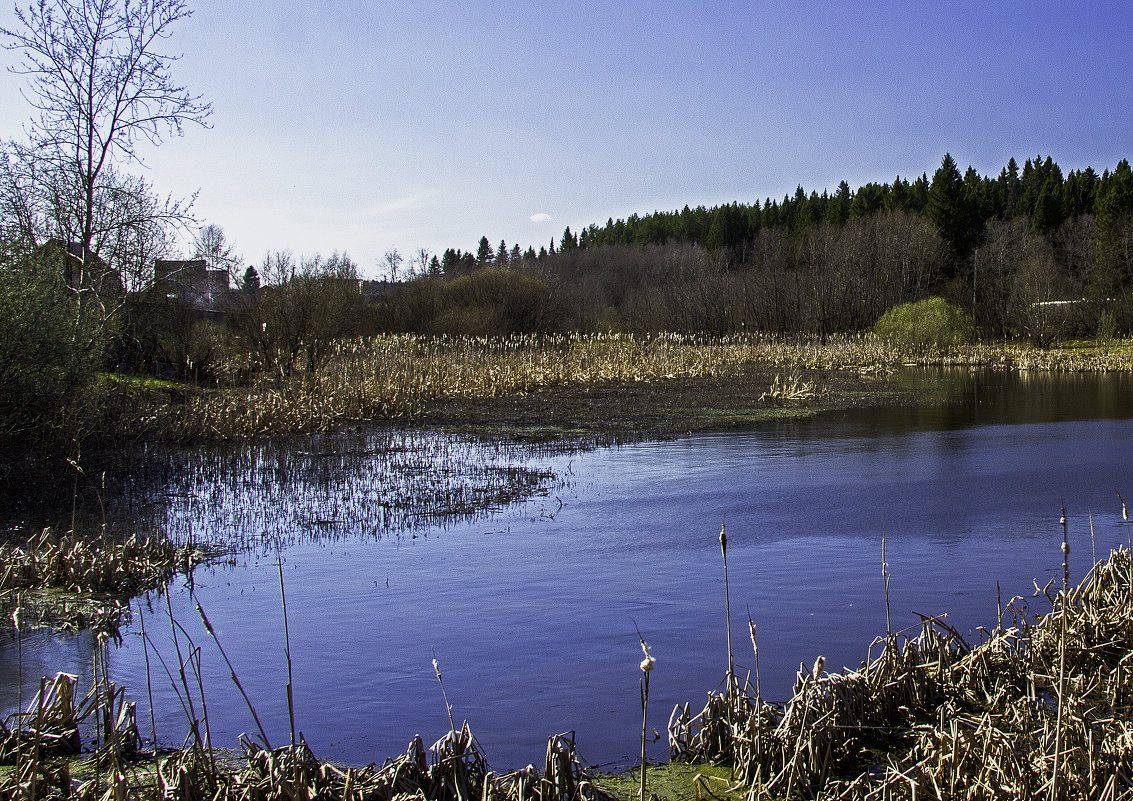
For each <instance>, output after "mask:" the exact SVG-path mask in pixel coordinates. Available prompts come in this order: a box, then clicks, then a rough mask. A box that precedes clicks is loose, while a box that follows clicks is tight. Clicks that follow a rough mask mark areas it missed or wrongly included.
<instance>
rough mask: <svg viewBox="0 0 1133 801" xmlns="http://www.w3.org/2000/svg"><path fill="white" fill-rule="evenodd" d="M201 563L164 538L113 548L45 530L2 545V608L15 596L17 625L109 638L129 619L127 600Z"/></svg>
mask: <svg viewBox="0 0 1133 801" xmlns="http://www.w3.org/2000/svg"><path fill="white" fill-rule="evenodd" d="M207 558H208V554H207V552H206V551H205V549H203V548H201V547H197V546H192V545H189V546H178V545H175V544H174V543H172V542H170V541H169V540H167V539H165V538H162V537H148V538H141V539H139V538H138V537H136V536H131V537H129V538H128V539H125V540H123V541H120V542H113V541H110V540H107V539H102V538H93V539H92V538H84V537H79V536H76V535H74V534H64V535H56V534H55V532H54V531H53V530H51V529H44V530H43V531H42V532H41V533H40V534H39V535H37V536H35V537H32V538H31V539H30V540H29V541H28V542H27V543H26V544H24V545H10V544H3V545H0V607H3V608H4V609H8V608H9V607H10V608H14V607H16V606H17V595H18V596H19V600H18V605H19V607H20V612H21V617H22V619H23V620H25V621H28V622H29V623H31V624H33V625H34V624H37V623H38V624H42V625H47V624H49V625H51V626H53V627H54V628H56V629H57V630H78V629H85V628H89V629H92V630H94V631H105V632H109V633H111V634H113V633H114V632H116V631H117V628H118V625H119V623H120V621H121V619H122V618H123V616H124V615H127V614H128V613H129V607H128V606H127V605H126V601H125V599H126V598H129V597H131V596H134V595H137V594H139V593H142V592H146V591H148V590H152V589H156V588H158V587H162V586H164V585H165V584H166V583H167V582H168V581H169V579H170V578H172V577H173V576H174V575H175V574H177V573H189V572H191V571H192V569H193V567H194V566H195V565H197V564H199V563H201V562H203V561H205V560H206V559H207ZM47 591H53V592H51V593H48V592H47Z"/></svg>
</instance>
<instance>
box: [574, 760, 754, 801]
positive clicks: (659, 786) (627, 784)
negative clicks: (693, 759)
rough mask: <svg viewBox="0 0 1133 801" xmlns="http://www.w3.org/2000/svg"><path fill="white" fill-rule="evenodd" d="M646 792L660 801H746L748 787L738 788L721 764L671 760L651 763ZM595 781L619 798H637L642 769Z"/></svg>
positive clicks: (625, 800) (633, 800)
mask: <svg viewBox="0 0 1133 801" xmlns="http://www.w3.org/2000/svg"><path fill="white" fill-rule="evenodd" d="M645 780H646V791H647V792H648V793H650V794H654V795H656V796H657V797H658V798H660V799H661V801H708V800H709V799H713V798H716V799H720V801H743V799H746V798H747V792H746V788H736V782H735V781H734V780H733V778H732V771H731V769H730V768H726V767H720V766H718V765H687V764H685V763H683V762H670V763H669V764H667V765H650V766H649V769H648V770H647V771H646V773H645ZM594 783H595V784H597V785H598V786H599V787H601V788H602V789H603V790H605V791H606V792H608V793H610V794H611V795H613V796H614V797H615V798H617V799H619V801H637V799H638V797H639V792H640V790H641V769H640V768H635V769H633V770H630V771H626V772H625V773H602V774H599V775H598V776H596V777H595V779H594Z"/></svg>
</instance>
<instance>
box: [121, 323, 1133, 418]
mask: <svg viewBox="0 0 1133 801" xmlns="http://www.w3.org/2000/svg"><path fill="white" fill-rule="evenodd" d="M746 365H763V366H767V367H769V368H773V369H781V370H785V371H789V372H791V373H795V372H797V371H802V370H854V371H858V372H861V373H871V374H875V373H886V372H889V371H892V370H894V369H895V368H897V367H899V366H902V365H922V366H970V367H992V368H998V369H1018V370H1058V371H1070V370H1075V371H1082V370H1091V371H1092V370H1103V371H1109V370H1130V369H1133V348H1131V347H1130V346H1128V345H1122V346H1116V347H1111V348H1106V349H1094V350H1088V349H1083V348H1077V349H1051V350H1040V349H1035V348H1030V347H1025V346H1014V345H972V346H961V347H954V348H947V349H938V350H928V351H925V352H917V353H916V354H913V353H910V352H905V351H902V350H901V349H899V348H897V347H894V346H893V345H891V344H889V343H886V342H884V341H882V340H880V339H878V338H876V337H875V336H873V335H860V336H834V337H826V338H822V339H819V338H816V337H804V336H794V337H781V336H771V335H762V334H749V335H742V336H732V337H704V336H681V335H675V334H663V335H656V336H652V337H645V338H641V337H633V336H629V335H622V334H607V335H590V336H580V335H562V336H544V337H531V336H522V337H521V336H512V337H496V338H473V337H420V336H408V335H400V336H393V335H390V336H380V337H372V338H367V339H354V340H348V341H343V342H339V343H337V344H336V345H335V348H334V351H333V353H332V354H331V356H330V357H329V358H328V359H327V361H326V364H325V366H324V367H322V368H321V369H320V370H319V371H318V372H317V373H315V374H309V375H302V376H299V377H297V378H295V379H294V380H291V381H289V382H286V383H280V382H278V381H276V380H274V379H272V380H269V379H267V378H260V379H258V380H256V381H254V382H253V383H252V384H251V385H249V386H246V387H242V388H235V389H228V390H216V391H208V392H199V393H190V394H189V395H188V396H187V397H185V398H178V399H176V400H172V399H169V398H167V399H166V400H163V401H157V400H155V398H156V397H157V396H149V397H150V400H149V401H138V402H136V403H135V405H134V407H133V408H132V411H131V413H132V414H137V415H138V420H139V424H140V426H141V430H142V431H143V432H145V433H148V434H153V435H159V436H163V437H167V438H173V439H179V440H197V439H236V438H241V437H248V436H255V435H258V434H263V433H311V432H316V431H328V430H332V429H334V428H337V427H339V426H341V425H343V424H345V423H348V422H350V421H356V420H374V419H381V420H412V419H415V418H417V417H419V416H420V415H421V413H422V411H423V409H424V408H425V405H426V404H427V403H428V402H429V401H431V400H434V399H438V398H488V397H498V396H504V395H517V394H523V393H528V392H532V391H534V390H537V389H540V388H543V387H551V386H558V385H564V384H583V385H598V384H602V383H606V382H651V381H662V380H666V379H674V378H697V377H710V376H726V375H729V374H731V373H733V372H735V371H736V370H738V369H739V368H741V367H743V366H746Z"/></svg>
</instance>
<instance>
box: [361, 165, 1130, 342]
mask: <svg viewBox="0 0 1133 801" xmlns="http://www.w3.org/2000/svg"><path fill="white" fill-rule="evenodd" d="M1131 244H1133V172H1131V170H1130V166H1129V162H1128V161H1127V160H1122V161H1121V162H1120V163H1119V164H1118V165H1116V167H1115V168H1113V169H1112V170H1110V169H1106V170H1104V171H1103V172H1102V173H1101V174H1098V173H1097V172H1096V171H1095V170H1094V169H1093V168H1092V167H1087V168H1085V169H1083V170H1073V171H1071V172H1070V173H1069V174H1068V175H1064V173H1063V171H1062V169H1061V168H1060V167H1059V166H1058V164H1057V163H1055V162H1054V161H1053V159H1051V158H1050V157H1046V158H1043V157H1035V158H1033V159H1027V160H1026V161H1025V162H1024V164H1023V167H1022V168H1021V169H1020V168H1019V166H1018V164H1017V163H1016V161H1015V160H1014V159H1012V160H1011V161H1009V162H1008V164H1007V165H1006V166H1004V167H1003V169H1002V170H1001V171H1000V173H999V174H998V175H997V176H995V177H987V176H981V175H979V174H978V173H977V172H976V170H975V169H973V168H971V167H969V168H968V169H967V170H966V171H965V172H963V173H961V172H960V169H959V167H958V166H957V164H956V162H955V160H954V159H953V158H952V157H951V156H950V155H946V156H945V157H944V158H943V160H942V162H941V165H940V167H939V168H938V169H937V170H936V171H935V173H934V174H933V176H932V178H931V179H929V177H928V175H927V174H922V175H921V176H920V177H919V178H916V179H914V180H911V181H910V180H908V179H905V178H901V177H897V178H895V179H894V180H893V182H892V183H886V184H878V183H868V184H866V185H864V186H861V187H859V188H858V189H856V190H852V189H851V188H850V187H849V185H848V184H847V183H846V182H844V181H843V182H842V183H841V184H840V185H839V187H838V189H837V190H836V191H835V192H834V193H832V194H831V193H829V192H825V191H824V192H823V193H822V194H818V193H817V192H814V191H812V192H810V193H807V192H806V191H805V190H804V189H803V188H802V187H801V186H800V187H799V188H798V189H796V191H795V193H794V195H793V196H791V195H787V196H784V198H783V199H782V200H781V201H774V200H770V199H768V200H765V201H764V202H763V203H755V204H751V205H745V204H741V203H732V204H728V205H722V206H717V207H714V208H706V207H704V206H698V207H697V208H690V207H688V206H685V207H684V208H683V209H681V210H680V211H672V212H660V211H657V212H653V213H652V214H647V215H644V216H638V215H631V216H630V217H629V218H627V219H624V220H622V219H619V220H616V221H615V220H613V219H610V220H608V221H607V222H606V224H605V225H604V226H598V225H590V226H588V227H586V228H585V229H583V230H581V231H578V232H573V231H571V230H570V228H567V229H566V230H565V231H564V232H563V234H562V237H561V239H559V240H558V243H557V246H556V242H554V241H552V242H550V243H549V246H547V247H543V248H540V250H539V252H535V251H534V249H533V248H528V249H527V250H526V251H524V252H522V253H521V252H520V249H519V247H518V246H512V247H511V248H508V246H507V244H506V243H505V242H500V243H499V245H498V246H496V247H493V246H492V245H491V244H490V242H489V240H488V238H487V237H484V238H483V239H481V241H480V244H479V248H478V249H477V252H476V253H475V254H473V253H471V252H468V253H464V252H461V251H459V250H448V251H446V252H445V253H444V254H443V256H441V257H439V258H438V257H433V259H432V260H431V261H429V262H428V269H424V270H422V271H420V272H419V273H418V274H417V275H416V276H415V277H414V278H413V280H410V281H408V282H404V283H400V284H397V285H395V286H394V287H393V288H392V289H391V291H390V292H388V293H386V294H385V296H384V297H383V298H382V299H381V301H380V304H379V305H380V308H379V309H377V310H375V312H374V314H373V318H372V322H373V324H374V325H376V326H377V327H378V328H380V329H382V330H399V331H414V332H422V333H429V332H443V333H501V332H505V331H527V332H537V331H558V330H595V329H624V330H629V331H635V332H644V331H655V330H680V331H704V332H710V333H732V332H736V331H740V330H752V329H758V330H767V331H775V332H812V333H818V334H827V333H832V332H835V331H856V330H861V329H863V328H867V327H869V326H870V325H872V324H873V323H874V322H875V321H876V320H877V319H878V317H880V315H881V314H883V313H884V312H885V311H886V310H887V309H888V308H890V307H891V306H893V305H895V304H897V303H902V302H907V301H915V300H919V299H922V298H924V297H927V296H930V295H940V296H943V297H945V298H947V299H949V300H950V301H952V302H953V303H955V304H957V305H959V306H960V307H962V308H964V309H966V310H967V311H968V312H969V313H971V314H972V316H973V318H974V320H975V322H976V324H977V326H978V328H979V330H980V332H981V333H983V334H984V335H986V336H994V337H1028V338H1031V339H1034V340H1037V341H1040V342H1049V341H1051V340H1053V339H1055V338H1057V337H1059V336H1066V335H1070V334H1088V335H1093V334H1095V333H1096V332H1097V331H1098V329H1099V326H1101V327H1102V328H1104V329H1106V330H1107V331H1108V332H1109V333H1117V332H1128V331H1130V330H1131V329H1133V314H1131V309H1130V305H1129V303H1128V302H1127V299H1126V295H1127V294H1128V292H1129V289H1130V281H1131V276H1133V269H1131V258H1133V247H1131ZM501 271H506V272H505V273H504V274H502V275H501ZM520 276H522V278H520Z"/></svg>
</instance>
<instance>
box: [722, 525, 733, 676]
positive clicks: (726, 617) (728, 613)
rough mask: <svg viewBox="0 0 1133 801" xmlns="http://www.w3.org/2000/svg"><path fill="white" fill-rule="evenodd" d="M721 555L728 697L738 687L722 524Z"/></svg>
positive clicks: (726, 552)
mask: <svg viewBox="0 0 1133 801" xmlns="http://www.w3.org/2000/svg"><path fill="white" fill-rule="evenodd" d="M720 555H721V556H722V557H723V558H724V626H725V630H726V631H727V635H728V673H727V681H728V689H727V694H728V697H729V698H730V697H731V694H732V691H733V690H734V689H735V685H736V662H735V658H734V656H733V653H732V594H731V591H730V590H729V589H728V535H727V534H726V533H725V531H724V524H723V523H721V524H720Z"/></svg>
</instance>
